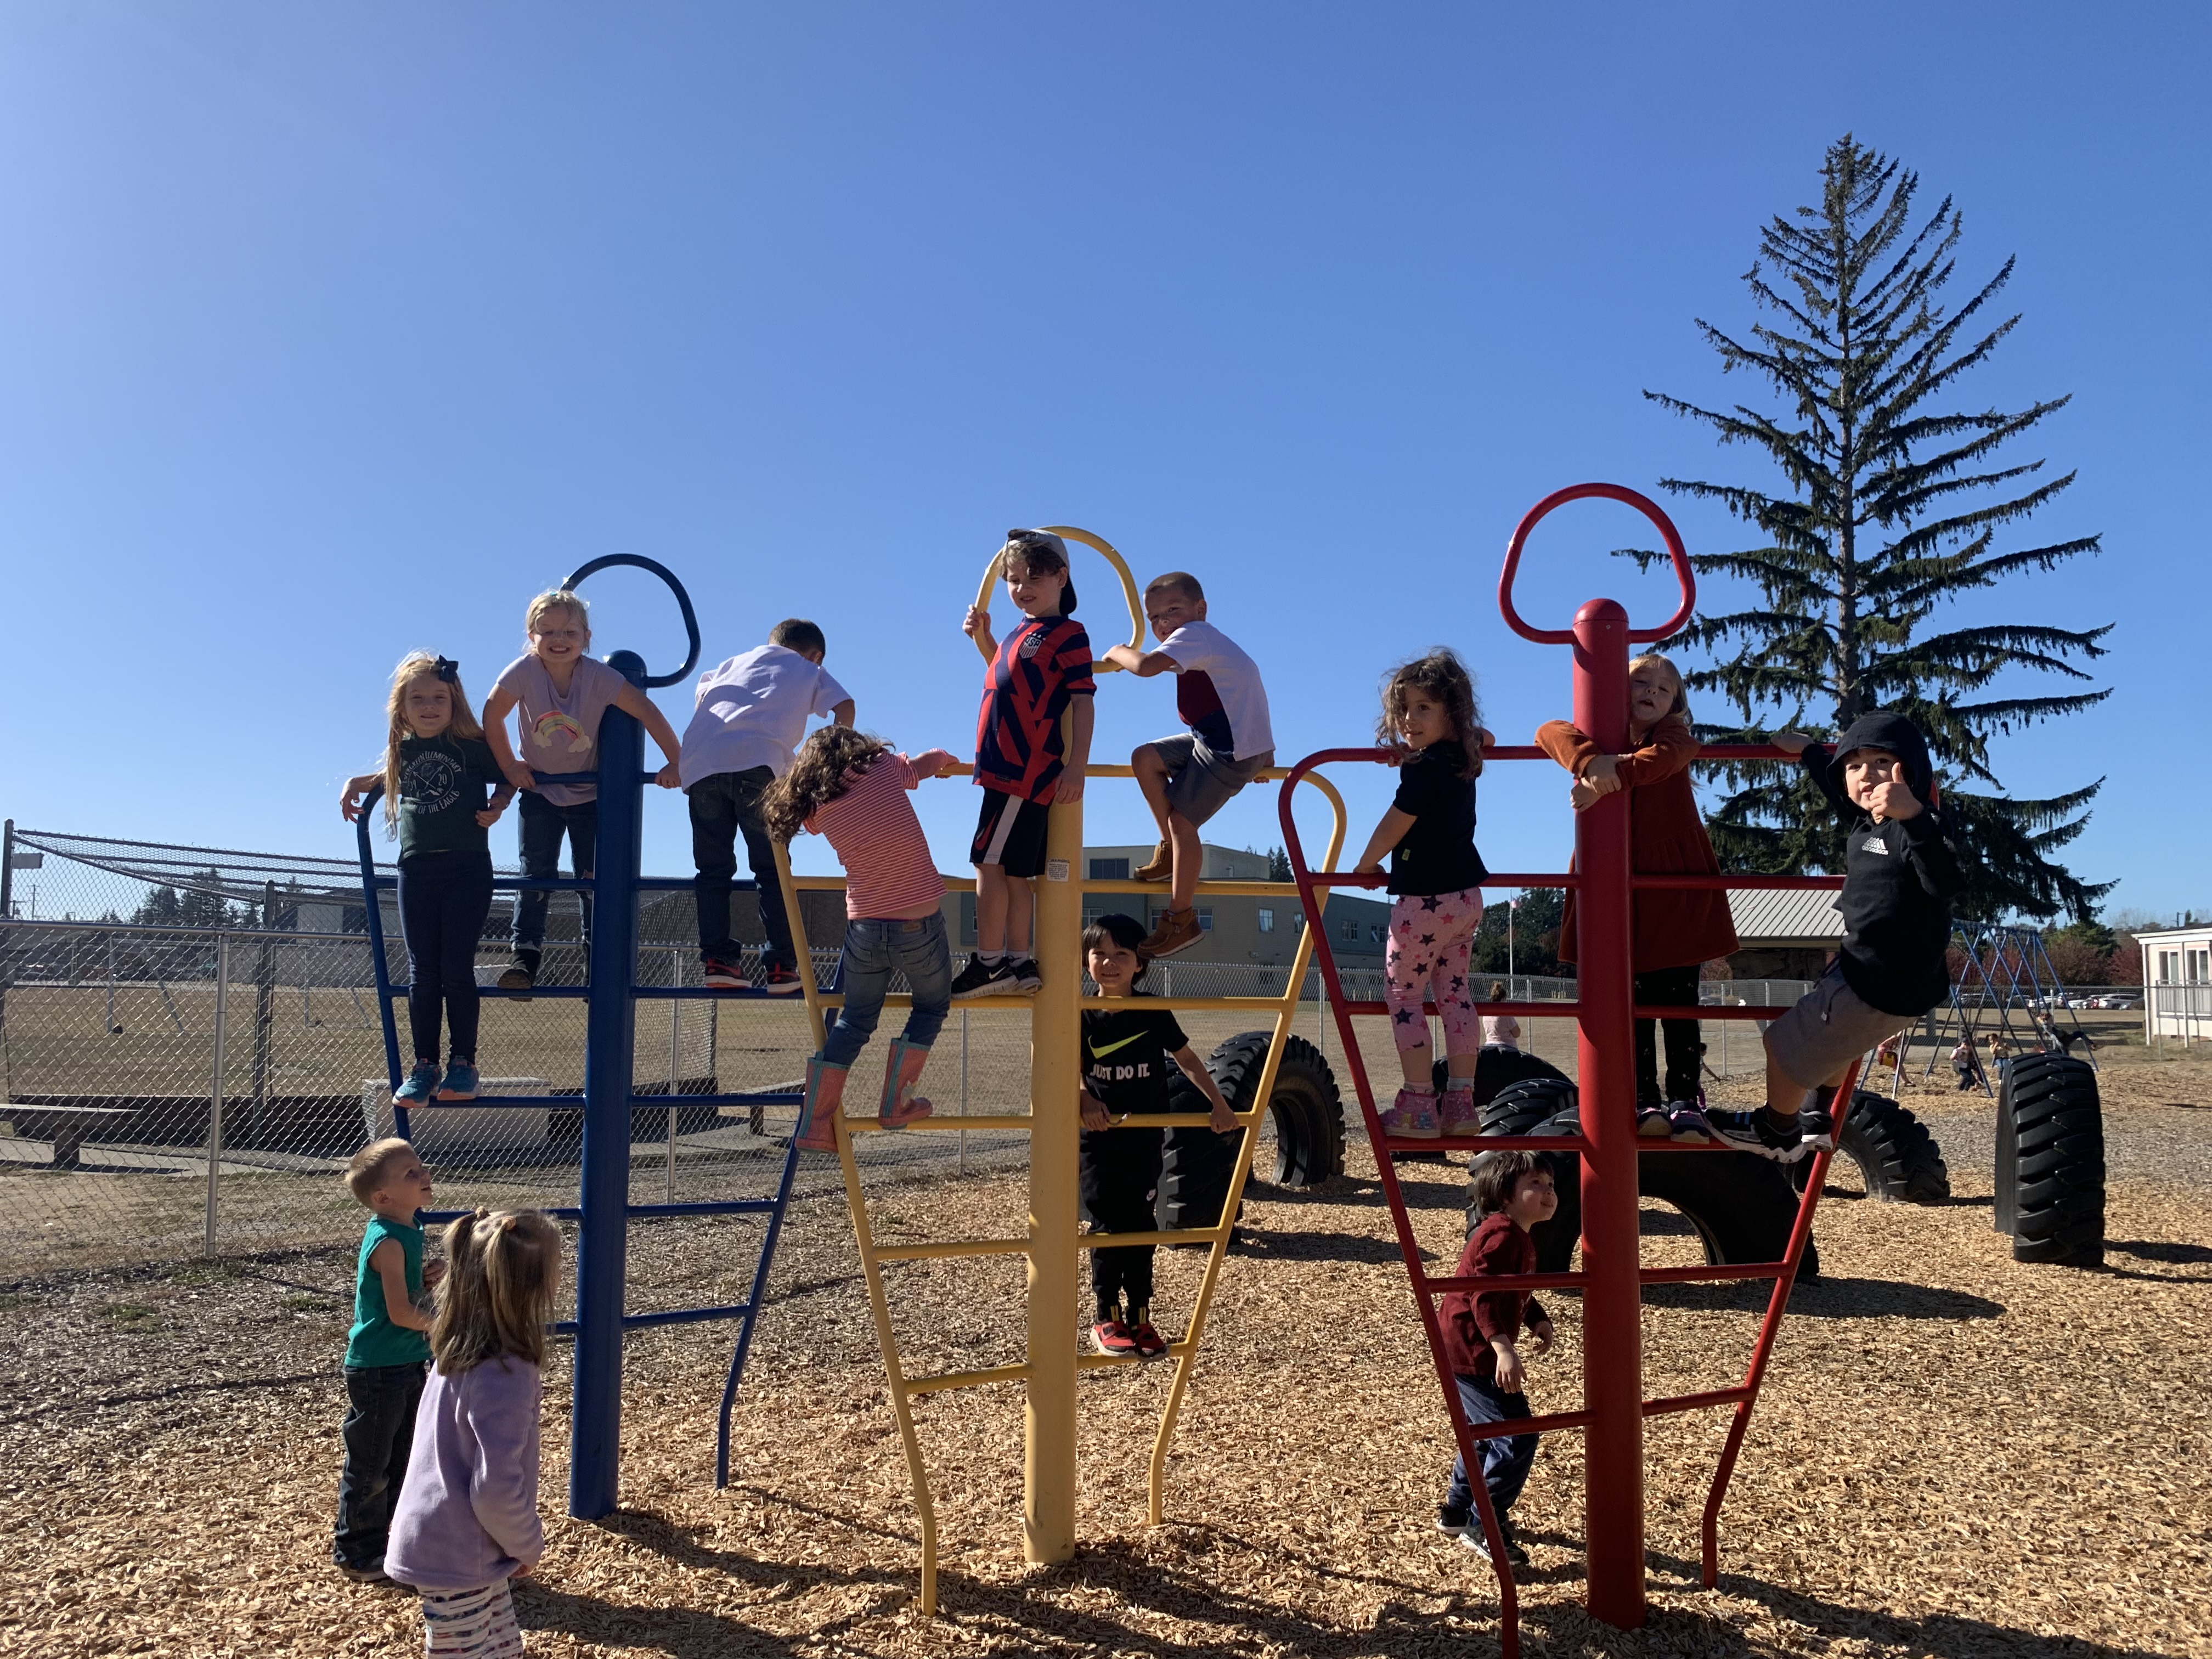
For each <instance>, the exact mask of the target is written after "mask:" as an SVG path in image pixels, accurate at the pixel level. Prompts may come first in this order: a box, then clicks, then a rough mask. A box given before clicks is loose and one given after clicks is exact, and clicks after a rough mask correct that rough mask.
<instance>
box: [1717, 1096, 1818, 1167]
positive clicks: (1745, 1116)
mask: <svg viewBox="0 0 2212 1659" xmlns="http://www.w3.org/2000/svg"><path fill="white" fill-rule="evenodd" d="M1705 1121H1706V1122H1707V1123H1708V1124H1710V1125H1711V1127H1712V1132H1713V1133H1714V1134H1715V1135H1716V1136H1717V1137H1718V1138H1719V1139H1720V1142H1721V1144H1722V1145H1723V1146H1733V1147H1735V1150H1736V1151H1738V1152H1756V1153H1758V1154H1759V1157H1761V1158H1772V1159H1773V1160H1774V1161H1775V1162H1776V1163H1777V1164H1795V1163H1796V1161H1797V1160H1798V1159H1799V1158H1802V1157H1803V1156H1804V1152H1805V1149H1804V1146H1803V1144H1802V1142H1801V1141H1800V1140H1799V1139H1798V1129H1797V1126H1796V1124H1795V1123H1790V1124H1786V1125H1785V1124H1781V1123H1777V1122H1776V1121H1774V1119H1773V1118H1772V1117H1771V1115H1769V1114H1768V1113H1767V1111H1766V1109H1765V1108H1764V1107H1760V1106H1754V1107H1753V1108H1752V1109H1750V1110H1749V1111H1747V1112H1728V1111H1718V1112H1717V1111H1713V1110H1711V1109H1708V1110H1707V1111H1706V1113H1705Z"/></svg>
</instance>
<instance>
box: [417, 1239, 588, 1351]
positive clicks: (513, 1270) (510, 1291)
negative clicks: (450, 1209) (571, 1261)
mask: <svg viewBox="0 0 2212 1659" xmlns="http://www.w3.org/2000/svg"><path fill="white" fill-rule="evenodd" d="M560 1278H561V1230H560V1229H559V1228H558V1227H556V1226H555V1225H553V1224H552V1223H551V1222H550V1221H549V1220H547V1219H546V1218H545V1217H544V1216H543V1215H542V1214H540V1213H539V1212H538V1211H536V1210H487V1209H483V1208H479V1209H478V1210H477V1212H476V1213H475V1214H474V1215H465V1216H462V1217H461V1218H459V1220H457V1221H454V1222H453V1223H452V1224H451V1225H448V1226H447V1229H446V1277H445V1279H444V1281H443V1282H442V1283H441V1284H440V1285H439V1286H438V1311H437V1312H436V1314H435V1316H432V1318H431V1321H430V1352H431V1353H432V1355H433V1356H434V1357H435V1358H436V1360H437V1362H438V1372H439V1375H440V1376H455V1375H457V1374H458V1373H459V1372H462V1371H466V1370H475V1369H476V1367H477V1366H478V1365H481V1364H483V1363H484V1361H485V1360H487V1359H496V1358H498V1357H499V1356H500V1355H501V1354H508V1353H511V1354H513V1355H515V1356H516V1357H517V1358H521V1359H527V1360H528V1361H529V1362H530V1363H531V1364H533V1365H540V1366H542V1365H544V1363H545V1327H546V1325H547V1323H548V1322H550V1320H551V1319H552V1317H553V1291H554V1286H555V1285H556V1284H558V1283H559V1281H560Z"/></svg>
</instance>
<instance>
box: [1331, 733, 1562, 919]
mask: <svg viewBox="0 0 2212 1659" xmlns="http://www.w3.org/2000/svg"><path fill="white" fill-rule="evenodd" d="M1382 754H1383V750H1379V749H1373V750H1369V749H1347V750H1336V749H1325V750H1322V755H1323V757H1328V756H1338V757H1341V758H1344V759H1347V760H1349V759H1358V760H1376V759H1379V758H1381V757H1382ZM1301 764H1304V763H1301ZM1306 879H1307V882H1308V884H1310V885H1312V886H1315V887H1380V886H1382V885H1383V883H1385V882H1387V881H1389V879H1390V878H1389V876H1388V875H1386V874H1384V873H1383V872H1381V871H1379V870H1376V871H1369V872H1365V873H1364V874H1363V873H1360V872H1355V871H1350V870H1339V871H1336V872H1332V873H1324V872H1321V871H1318V870H1316V871H1315V872H1313V873H1312V874H1311V875H1310V876H1308V877H1307V878H1306ZM1482 884H1483V885H1484V886H1485V887H1579V886H1581V885H1582V884H1583V883H1582V878H1581V877H1580V876H1577V875H1576V874H1574V873H1573V872H1566V873H1565V874H1553V873H1549V872H1547V873H1543V874H1539V875H1533V876H1531V875H1516V874H1513V873H1511V872H1502V871H1492V872H1490V873H1489V874H1488V875H1486V876H1485V877H1483V878H1482Z"/></svg>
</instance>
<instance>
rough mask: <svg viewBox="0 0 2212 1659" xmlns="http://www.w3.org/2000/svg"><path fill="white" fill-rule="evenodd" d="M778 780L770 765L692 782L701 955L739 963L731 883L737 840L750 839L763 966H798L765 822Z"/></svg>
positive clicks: (694, 888) (749, 859) (747, 859)
mask: <svg viewBox="0 0 2212 1659" xmlns="http://www.w3.org/2000/svg"><path fill="white" fill-rule="evenodd" d="M774 782H775V773H774V772H772V771H770V770H769V769H768V768H767V767H765V766H756V767H753V768H751V769H750V770H747V771H744V772H717V773H715V774H714V775H713V776H712V777H707V778H702V779H700V780H699V781H698V782H696V783H695V784H693V785H692V786H691V787H690V791H689V793H687V794H686V796H685V800H686V801H687V803H688V804H689V805H690V809H691V862H692V863H693V864H695V865H696V866H698V869H699V875H698V878H697V880H696V881H695V882H693V883H692V884H691V890H692V892H693V894H694V895H695V896H696V900H697V903H698V907H699V954H700V955H701V956H702V957H714V959H715V960H716V961H717V962H726V963H735V962H736V961H737V959H738V942H737V940H735V939H732V938H731V937H730V883H731V882H732V880H733V879H735V878H736V876H737V873H738V836H744V841H745V863H746V864H747V865H748V866H750V868H751V870H752V872H753V885H754V887H755V889H756V890H757V891H758V892H759V895H760V918H761V931H762V932H763V933H766V934H767V935H768V948H767V949H766V950H764V951H762V952H761V964H762V966H763V967H769V966H775V967H783V968H789V969H793V971H794V972H795V971H797V969H798V967H799V952H798V951H796V950H794V949H793V948H792V943H791V921H790V919H789V918H788V917H787V916H786V915H784V914H783V884H781V882H779V881H778V880H777V879H776V878H775V848H774V847H772V846H771V845H769V838H768V830H767V829H766V828H765V827H763V824H762V823H761V797H762V796H763V794H765V793H768V787H769V785H770V784H771V783H774Z"/></svg>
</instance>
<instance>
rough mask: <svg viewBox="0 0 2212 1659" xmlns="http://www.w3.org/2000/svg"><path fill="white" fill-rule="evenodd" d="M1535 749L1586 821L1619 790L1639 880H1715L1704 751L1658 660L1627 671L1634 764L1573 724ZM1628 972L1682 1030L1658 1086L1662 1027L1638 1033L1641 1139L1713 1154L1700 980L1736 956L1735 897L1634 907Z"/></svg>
mask: <svg viewBox="0 0 2212 1659" xmlns="http://www.w3.org/2000/svg"><path fill="white" fill-rule="evenodd" d="M1536 742H1537V744H1538V745H1539V746H1540V747H1541V749H1542V750H1544V752H1545V753H1546V754H1547V755H1549V756H1550V757H1552V758H1553V760H1555V761H1557V762H1559V764H1560V765H1562V766H1564V767H1565V768H1566V769H1567V770H1568V771H1569V772H1571V773H1572V774H1573V775H1574V779H1575V782H1574V787H1572V788H1571V790H1569V792H1568V797H1567V798H1568V799H1569V801H1570V802H1571V803H1572V805H1573V806H1574V808H1575V810H1576V811H1583V810H1584V809H1585V808H1587V807H1589V806H1590V805H1593V804H1595V802H1597V801H1599V800H1601V799H1603V798H1604V797H1606V796H1607V795H1609V794H1612V793H1613V792H1614V791H1615V790H1619V789H1627V790H1630V791H1632V792H1633V793H1631V794H1630V796H1629V799H1628V842H1629V856H1630V858H1631V860H1632V862H1633V864H1634V866H1635V870H1636V873H1637V874H1638V875H1717V874H1719V873H1720V867H1721V866H1720V860H1718V859H1717V858H1716V857H1714V856H1713V846H1712V842H1711V840H1710V839H1709V838H1708V837H1707V836H1706V834H1705V816H1704V814H1703V813H1701V812H1699V810H1698V797H1697V791H1696V789H1695V787H1694V786H1693V785H1692V782H1691V779H1690V763H1691V762H1692V761H1694V760H1695V759H1697V757H1698V749H1699V744H1698V739H1697V737H1696V735H1695V734H1694V733H1693V732H1692V731H1691V730H1690V702H1689V697H1688V695H1687V694H1686V692H1685V690H1683V686H1682V676H1681V674H1680V672H1679V671H1677V670H1676V669H1675V667H1674V664H1673V663H1672V662H1670V661H1668V659H1666V658H1665V657H1662V656H1661V655H1660V654H1659V653H1657V652H1656V651H1650V652H1646V653H1644V654H1643V655H1642V656H1640V657H1638V658H1636V659H1634V660H1633V661H1632V662H1631V663H1630V664H1629V665H1628V752H1627V753H1626V754H1621V755H1607V754H1604V753H1602V752H1601V751H1600V750H1599V747H1598V744H1597V743H1596V741H1595V739H1593V738H1590V737H1589V736H1588V735H1586V734H1585V733H1584V732H1582V731H1581V730H1580V729H1579V728H1577V727H1576V726H1572V725H1570V724H1569V723H1568V722H1567V721H1565V720H1547V721H1546V722H1545V724H1544V725H1542V726H1540V727H1538V728H1537V732H1536ZM1632 905H1633V909H1634V918H1635V919H1634V924H1633V927H1632V933H1631V940H1630V946H1629V950H1630V960H1631V962H1632V965H1633V967H1634V970H1635V975H1636V981H1635V998H1636V1000H1637V1001H1638V1002H1639V1003H1642V1004H1644V1006H1647V1007H1650V1006H1656V1007H1662V1008H1683V1009H1687V1010H1689V1011H1690V1014H1689V1018H1686V1019H1669V1020H1667V1021H1665V1022H1664V1024H1665V1026H1666V1043H1667V1074H1666V1079H1665V1080H1664V1082H1663V1084H1662V1081H1661V1079H1660V1075H1659V1036H1658V1032H1657V1030H1656V1029H1655V1027H1656V1024H1658V1023H1659V1022H1655V1021H1652V1020H1649V1019H1639V1020H1638V1021H1637V1022H1636V1133H1638V1134H1639V1135H1643V1136H1646V1137H1649V1138H1651V1139H1660V1140H1680V1141H1684V1142H1689V1143H1698V1142H1707V1143H1709V1142H1711V1140H1712V1139H1714V1135H1713V1133H1712V1126H1711V1124H1709V1123H1708V1122H1707V1121H1705V1113H1704V1111H1703V1109H1702V1106H1703V1102H1704V1099H1705V1090H1704V1073H1705V1040H1704V1038H1703V1036H1701V1034H1700V1030H1699V1024H1698V1019H1697V1013H1696V1010H1697V1006H1698V994H1699V993H1698V975H1699V970H1700V969H1702V968H1703V967H1704V965H1705V963H1708V962H1715V961H1718V960H1720V959H1721V958H1723V957H1728V956H1729V955H1731V954H1733V953H1734V952H1735V949H1736V945H1737V940H1736V936H1735V923H1734V922H1733V921H1730V920H1729V906H1728V895H1727V894H1726V893H1724V892H1722V891H1720V890H1718V889H1690V888H1684V889H1680V890H1674V889H1656V888H1655V889H1646V890H1639V891H1638V892H1637V894H1636V895H1635V897H1634V899H1633V901H1632ZM1579 948H1580V947H1579V945H1578V944H1577V933H1576V903H1575V893H1574V891H1573V890H1571V889H1570V890H1568V893H1567V897H1566V908H1565V910H1563V911H1562V912H1561V914H1560V918H1559V960H1560V961H1562V962H1573V961H1576V960H1577V959H1578V958H1577V951H1578V950H1579Z"/></svg>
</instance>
